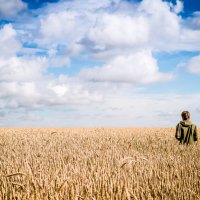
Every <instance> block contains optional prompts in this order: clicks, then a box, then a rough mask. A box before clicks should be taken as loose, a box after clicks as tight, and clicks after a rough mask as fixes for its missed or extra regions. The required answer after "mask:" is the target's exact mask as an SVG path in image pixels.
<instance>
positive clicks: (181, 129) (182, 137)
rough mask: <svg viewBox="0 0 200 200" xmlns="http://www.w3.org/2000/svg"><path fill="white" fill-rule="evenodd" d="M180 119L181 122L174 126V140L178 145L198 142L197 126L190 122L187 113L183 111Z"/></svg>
mask: <svg viewBox="0 0 200 200" xmlns="http://www.w3.org/2000/svg"><path fill="white" fill-rule="evenodd" d="M181 117H182V121H180V123H178V124H177V126H176V134H175V138H176V139H177V140H179V141H180V144H193V143H194V142H195V141H197V140H198V130H197V126H196V125H195V124H192V122H191V121H190V113H189V112H188V111H183V112H182V113H181Z"/></svg>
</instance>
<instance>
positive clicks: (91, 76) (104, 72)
mask: <svg viewBox="0 0 200 200" xmlns="http://www.w3.org/2000/svg"><path fill="white" fill-rule="evenodd" d="M80 76H81V77H82V78H84V79H87V80H91V81H111V82H133V83H139V84H148V83H153V82H157V81H166V80H171V79H172V78H173V75H172V74H164V73H161V72H159V68H158V66H157V61H156V59H154V58H153V57H152V55H151V52H149V51H143V52H138V53H135V54H130V55H119V56H117V57H116V58H114V59H113V60H111V61H110V62H109V63H107V64H105V65H104V66H102V67H94V68H90V69H83V70H82V71H81V72H80Z"/></svg>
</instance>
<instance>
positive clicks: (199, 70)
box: [181, 55, 200, 75]
mask: <svg viewBox="0 0 200 200" xmlns="http://www.w3.org/2000/svg"><path fill="white" fill-rule="evenodd" d="M181 66H182V67H185V68H186V69H187V70H188V71H189V72H190V73H192V74H199V75H200V55H198V56H195V57H192V58H191V59H190V60H189V61H188V62H186V63H183V64H181Z"/></svg>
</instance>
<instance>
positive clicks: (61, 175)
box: [0, 128, 200, 200]
mask: <svg viewBox="0 0 200 200" xmlns="http://www.w3.org/2000/svg"><path fill="white" fill-rule="evenodd" d="M174 131H175V129H173V128H166V129H165V128H160V129H158V128H129V129H125V128H124V129H123V128H121V129H120V128H119V129H114V128H113V129H111V128H110V129H105V128H91V129H86V128H85V129H81V128H77V129H72V128H71V129H31V128H29V129H3V128H2V129H0V199H2V200H11V199H18V200H29V199H30V200H32V199H34V200H46V199H48V200H49V199H55V200H68V199H72V200H81V199H85V200H92V199H94V200H106V199H108V200H118V199H119V200H121V199H122V200H123V199H124V200H126V199H127V200H131V199H135V200H141V199H144V200H148V199H149V200H150V199H155V200H156V199H166V200H169V199H170V200H173V199H174V200H177V199H183V200H184V199H186V200H190V199H191V200H195V199H200V161H199V158H200V145H199V144H196V145H193V146H183V145H179V144H178V143H177V142H176V141H175V139H174Z"/></svg>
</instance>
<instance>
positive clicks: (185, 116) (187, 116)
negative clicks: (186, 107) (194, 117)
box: [181, 111, 190, 120]
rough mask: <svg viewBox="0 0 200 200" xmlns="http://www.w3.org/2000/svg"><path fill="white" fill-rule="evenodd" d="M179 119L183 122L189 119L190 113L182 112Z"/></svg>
mask: <svg viewBox="0 0 200 200" xmlns="http://www.w3.org/2000/svg"><path fill="white" fill-rule="evenodd" d="M181 117H182V119H183V120H187V119H190V113H189V112H188V111H183V112H182V113H181Z"/></svg>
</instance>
